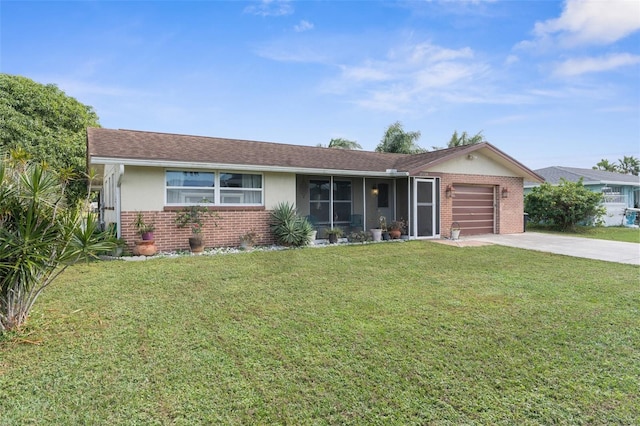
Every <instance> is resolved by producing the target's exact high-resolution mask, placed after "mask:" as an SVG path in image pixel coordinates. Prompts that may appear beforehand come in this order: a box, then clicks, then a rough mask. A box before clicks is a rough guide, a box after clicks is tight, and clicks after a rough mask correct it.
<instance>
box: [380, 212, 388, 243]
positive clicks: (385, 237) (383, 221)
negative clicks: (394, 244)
mask: <svg viewBox="0 0 640 426" xmlns="http://www.w3.org/2000/svg"><path fill="white" fill-rule="evenodd" d="M379 220H380V229H381V230H382V239H383V240H384V241H388V240H389V230H388V229H387V218H386V217H384V216H380V219H379Z"/></svg>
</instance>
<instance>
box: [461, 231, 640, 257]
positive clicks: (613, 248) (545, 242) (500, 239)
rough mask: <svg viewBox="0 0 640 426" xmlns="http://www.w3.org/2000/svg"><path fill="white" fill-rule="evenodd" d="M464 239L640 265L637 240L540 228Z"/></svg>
mask: <svg viewBox="0 0 640 426" xmlns="http://www.w3.org/2000/svg"><path fill="white" fill-rule="evenodd" d="M460 241H461V242H463V241H467V242H472V241H478V242H484V243H492V244H499V245H503V246H510V247H518V248H523V249H528V250H537V251H544V252H549V253H556V254H564V255H566V256H573V257H584V258H587V259H596V260H604V261H607V262H617V263H628V264H630V265H640V244H636V243H621V242H617V241H606V240H596V239H592V238H580V237H566V236H562V235H552V234H544V233H539V232H525V233H523V234H509V235H493V234H489V235H474V236H472V237H466V238H461V239H460Z"/></svg>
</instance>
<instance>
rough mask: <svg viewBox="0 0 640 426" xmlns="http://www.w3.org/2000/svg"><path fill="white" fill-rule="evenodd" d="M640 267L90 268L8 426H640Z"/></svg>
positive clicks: (317, 253) (46, 310) (428, 255)
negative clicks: (241, 425) (334, 425)
mask: <svg viewBox="0 0 640 426" xmlns="http://www.w3.org/2000/svg"><path fill="white" fill-rule="evenodd" d="M639 272H640V268H639V267H637V266H632V265H619V264H612V263H607V262H598V261H592V260H586V259H576V258H571V257H564V256H556V255H552V254H546V253H538V252H531V251H525V250H518V249H513V248H508V247H500V246H485V247H466V248H458V247H452V246H445V245H440V244H436V243H432V242H424V241H412V242H408V243H386V244H370V245H364V246H341V247H329V248H307V249H302V250H288V251H282V252H254V253H243V254H238V255H224V256H212V257H205V256H199V257H184V258H179V259H154V260H149V261H146V262H101V263H95V264H90V265H78V266H75V267H73V268H71V269H70V270H69V271H67V272H66V273H65V274H64V275H63V276H62V278H61V279H60V280H59V281H58V282H57V283H56V284H54V286H53V287H51V288H50V289H49V291H47V292H46V293H45V294H44V296H43V297H42V298H41V299H39V301H38V303H37V304H36V308H35V310H34V312H33V315H32V317H31V321H30V323H29V325H28V327H27V329H26V330H24V332H23V333H22V334H21V335H19V336H13V337H12V338H11V339H7V338H5V340H4V341H3V342H2V343H0V424H3V425H5V424H6V425H12V424H16V425H17V424H43V425H44V424H47V425H48V424H145V425H146V424H180V425H193V424H292V425H302V424H366V425H369V424H380V425H383V424H384V425H387V424H505V425H506V424H509V425H510V424H521V425H527V424H530V425H537V424H638V423H640V399H639V396H638V395H640V392H639V388H638V377H640V285H639V284H638V276H639Z"/></svg>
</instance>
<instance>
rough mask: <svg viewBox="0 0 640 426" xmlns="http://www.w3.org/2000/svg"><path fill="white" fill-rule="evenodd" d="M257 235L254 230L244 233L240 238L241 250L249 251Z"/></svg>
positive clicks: (256, 239)
mask: <svg viewBox="0 0 640 426" xmlns="http://www.w3.org/2000/svg"><path fill="white" fill-rule="evenodd" d="M258 238H259V235H258V233H257V232H256V231H255V230H253V229H252V230H250V231H249V232H245V233H244V234H242V235H241V236H240V247H242V248H243V249H245V250H246V249H250V248H251V247H253V246H254V245H255V244H256V242H257V241H258Z"/></svg>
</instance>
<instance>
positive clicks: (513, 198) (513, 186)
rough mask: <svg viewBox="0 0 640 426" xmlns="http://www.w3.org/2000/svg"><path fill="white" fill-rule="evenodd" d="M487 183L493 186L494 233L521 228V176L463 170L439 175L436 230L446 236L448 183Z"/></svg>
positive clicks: (450, 213) (448, 225) (449, 213)
mask: <svg viewBox="0 0 640 426" xmlns="http://www.w3.org/2000/svg"><path fill="white" fill-rule="evenodd" d="M456 184H460V185H490V186H493V187H494V188H495V194H496V195H495V200H496V210H495V214H496V234H516V233H520V232H522V231H523V221H524V219H523V214H524V193H523V192H524V191H523V187H522V185H523V179H522V178H517V177H506V176H482V175H463V174H442V175H440V200H441V203H440V234H441V235H442V236H443V237H449V236H450V233H451V222H452V217H453V211H452V207H453V200H452V199H451V198H447V197H446V194H445V191H446V188H447V186H448V185H452V186H453V187H454V188H455V186H456ZM503 188H507V189H508V191H509V196H508V197H507V198H502V189H503Z"/></svg>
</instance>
